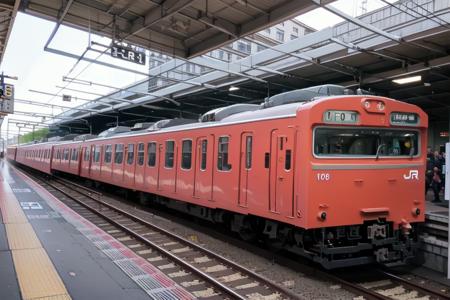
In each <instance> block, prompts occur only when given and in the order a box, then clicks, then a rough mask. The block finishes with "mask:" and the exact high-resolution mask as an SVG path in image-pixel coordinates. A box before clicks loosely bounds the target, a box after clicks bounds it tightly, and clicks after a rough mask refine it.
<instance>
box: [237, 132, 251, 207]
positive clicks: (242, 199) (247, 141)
mask: <svg viewBox="0 0 450 300" xmlns="http://www.w3.org/2000/svg"><path fill="white" fill-rule="evenodd" d="M252 148H253V135H252V133H251V132H243V133H242V134H241V150H240V152H241V155H240V158H239V197H238V204H239V205H240V206H244V207H247V205H248V192H249V191H248V177H249V174H250V172H251V169H252Z"/></svg>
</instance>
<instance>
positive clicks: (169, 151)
mask: <svg viewBox="0 0 450 300" xmlns="http://www.w3.org/2000/svg"><path fill="white" fill-rule="evenodd" d="M174 153H175V142H174V141H166V155H165V156H166V157H165V163H164V166H165V167H166V168H173V164H174V160H173V159H174Z"/></svg>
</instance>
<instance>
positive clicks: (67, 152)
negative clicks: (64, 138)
mask: <svg viewBox="0 0 450 300" xmlns="http://www.w3.org/2000/svg"><path fill="white" fill-rule="evenodd" d="M64 160H69V149H64Z"/></svg>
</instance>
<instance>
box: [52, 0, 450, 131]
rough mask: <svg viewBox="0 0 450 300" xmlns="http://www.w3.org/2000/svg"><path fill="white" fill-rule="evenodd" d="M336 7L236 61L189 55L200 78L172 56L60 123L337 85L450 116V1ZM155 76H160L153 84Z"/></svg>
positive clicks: (106, 120)
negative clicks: (320, 20)
mask: <svg viewBox="0 0 450 300" xmlns="http://www.w3.org/2000/svg"><path fill="white" fill-rule="evenodd" d="M431 4H434V5H431ZM328 8H329V6H328ZM335 13H336V14H339V15H341V16H342V17H343V18H345V21H344V22H342V23H339V24H337V25H335V26H333V27H331V28H326V29H324V30H321V31H317V32H313V33H310V34H307V35H305V36H302V37H299V38H297V39H293V40H291V41H288V42H286V43H284V44H279V45H276V46H273V47H270V48H267V49H265V50H263V51H260V52H257V53H254V54H252V55H250V56H248V57H245V58H242V59H239V60H236V61H231V62H223V61H219V60H217V59H213V58H210V57H206V56H200V57H195V58H192V59H190V60H189V63H191V64H194V65H199V66H202V67H204V68H203V70H204V71H203V72H201V73H199V74H195V76H194V75H190V76H187V75H183V76H184V77H177V76H176V75H177V74H178V73H176V71H177V70H179V68H180V67H181V66H183V65H184V64H186V60H181V59H176V58H175V59H172V60H169V61H167V62H166V63H164V64H162V65H161V66H159V67H157V68H152V69H150V71H149V74H148V76H149V78H148V79H145V80H142V81H140V82H137V83H135V84H132V85H130V86H127V87H124V88H121V89H117V90H116V91H114V92H112V93H111V94H108V95H105V96H103V97H100V98H98V99H96V100H95V101H91V102H88V103H86V104H84V105H82V106H79V107H77V108H76V109H71V110H67V111H65V112H64V113H62V114H60V115H58V119H55V120H54V121H53V123H52V125H55V126H61V125H64V126H67V127H71V128H72V129H73V128H75V127H86V125H90V126H92V129H93V131H94V132H97V131H99V130H102V129H104V128H105V126H106V127H111V126H115V125H117V124H118V125H125V126H132V125H133V124H134V123H137V122H154V121H158V120H160V119H165V118H175V117H184V118H193V119H196V118H198V117H199V116H200V115H201V114H203V113H205V112H207V111H208V110H210V109H214V108H218V107H222V106H227V105H232V104H237V103H254V104H258V103H261V102H262V101H263V99H264V98H265V97H267V96H268V95H274V94H277V93H280V92H284V91H289V90H293V89H298V88H305V87H310V86H314V85H320V84H330V83H331V84H338V85H342V86H345V87H347V88H351V89H357V88H363V89H366V90H371V91H372V92H373V93H375V94H377V95H382V96H388V97H391V98H395V99H398V100H402V101H405V102H409V103H413V104H416V105H419V106H420V107H422V108H423V109H424V110H425V111H426V112H427V113H428V114H429V116H430V120H431V121H433V122H448V118H449V117H448V116H449V113H448V112H449V105H448V97H449V95H450V90H449V84H450V51H449V49H450V7H449V6H448V2H447V0H435V1H427V3H426V4H418V3H417V1H416V0H409V1H401V2H397V3H395V4H387V5H386V6H384V7H382V8H379V9H377V10H375V11H372V12H369V13H367V14H364V15H363V16H360V17H358V18H353V17H350V16H346V15H345V14H343V13H341V12H339V11H335ZM168 74H169V75H170V76H169V75H168ZM171 74H173V75H171ZM179 76H181V75H179ZM412 76H420V79H419V80H417V81H416V82H412V83H409V84H398V83H395V82H394V81H393V80H395V79H402V78H405V77H412ZM156 81H157V82H161V84H158V85H155V84H152V83H153V82H156ZM82 122H84V123H82ZM447 124H448V123H447Z"/></svg>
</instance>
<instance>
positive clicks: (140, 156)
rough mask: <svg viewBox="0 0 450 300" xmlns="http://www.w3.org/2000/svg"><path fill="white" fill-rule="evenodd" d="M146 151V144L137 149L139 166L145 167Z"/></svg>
mask: <svg viewBox="0 0 450 300" xmlns="http://www.w3.org/2000/svg"><path fill="white" fill-rule="evenodd" d="M144 150H145V145H144V143H139V144H138V148H137V164H138V165H139V166H142V165H144Z"/></svg>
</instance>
